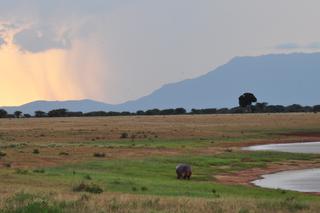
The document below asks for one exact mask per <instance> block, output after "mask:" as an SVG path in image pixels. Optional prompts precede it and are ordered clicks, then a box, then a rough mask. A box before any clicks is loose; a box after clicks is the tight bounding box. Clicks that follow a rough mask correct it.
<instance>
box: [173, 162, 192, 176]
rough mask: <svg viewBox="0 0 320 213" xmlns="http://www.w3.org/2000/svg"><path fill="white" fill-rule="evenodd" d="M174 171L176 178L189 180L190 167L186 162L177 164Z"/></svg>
mask: <svg viewBox="0 0 320 213" xmlns="http://www.w3.org/2000/svg"><path fill="white" fill-rule="evenodd" d="M176 173H177V179H180V178H182V179H188V180H190V177H191V175H192V169H191V166H190V165H187V164H179V165H177V166H176Z"/></svg>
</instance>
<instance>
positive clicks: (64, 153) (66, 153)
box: [59, 152, 69, 156]
mask: <svg viewBox="0 0 320 213" xmlns="http://www.w3.org/2000/svg"><path fill="white" fill-rule="evenodd" d="M59 155H65V156H67V155H69V153H68V152H60V153H59Z"/></svg>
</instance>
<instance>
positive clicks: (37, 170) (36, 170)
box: [33, 169, 45, 173]
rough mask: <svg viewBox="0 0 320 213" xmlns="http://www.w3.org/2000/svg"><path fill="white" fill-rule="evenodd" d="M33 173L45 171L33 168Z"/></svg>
mask: <svg viewBox="0 0 320 213" xmlns="http://www.w3.org/2000/svg"><path fill="white" fill-rule="evenodd" d="M33 172H34V173H45V170H44V169H35V170H33Z"/></svg>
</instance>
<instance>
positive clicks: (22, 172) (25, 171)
mask: <svg viewBox="0 0 320 213" xmlns="http://www.w3.org/2000/svg"><path fill="white" fill-rule="evenodd" d="M16 173H17V174H19V175H26V174H28V173H29V171H28V170H26V169H16Z"/></svg>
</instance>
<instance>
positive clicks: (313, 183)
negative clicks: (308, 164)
mask: <svg viewBox="0 0 320 213" xmlns="http://www.w3.org/2000/svg"><path fill="white" fill-rule="evenodd" d="M244 150H250V151H278V152H291V153H311V154H320V142H309V143H287V144H268V145H259V146H250V147H246V148H244ZM252 183H253V184H254V185H256V186H260V187H265V188H272V189H285V190H293V191H299V192H320V169H304V170H294V171H284V172H278V173H274V174H267V175H263V176H262V178H261V179H259V180H255V181H253V182H252Z"/></svg>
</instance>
